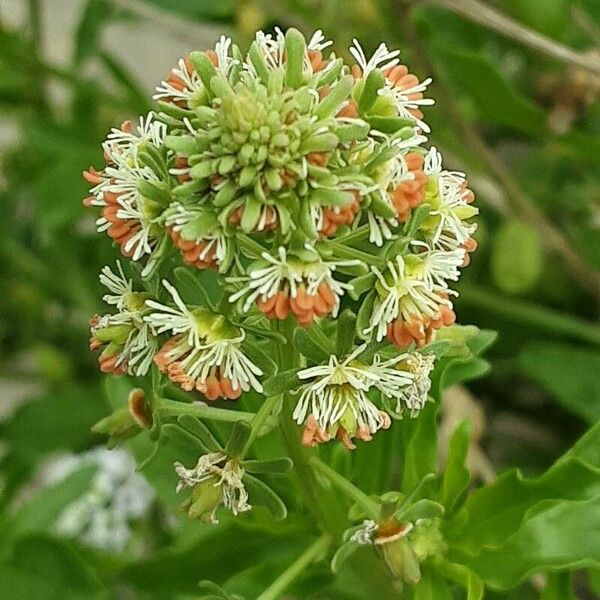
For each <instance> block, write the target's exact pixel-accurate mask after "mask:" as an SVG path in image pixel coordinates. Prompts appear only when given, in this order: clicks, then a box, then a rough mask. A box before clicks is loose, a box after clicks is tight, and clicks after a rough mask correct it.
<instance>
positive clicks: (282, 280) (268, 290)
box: [229, 246, 359, 316]
mask: <svg viewBox="0 0 600 600" xmlns="http://www.w3.org/2000/svg"><path fill="white" fill-rule="evenodd" d="M262 258H263V259H264V260H265V262H266V263H267V266H265V267H259V268H256V269H254V270H252V271H251V272H250V274H249V275H248V276H246V277H231V278H230V279H229V281H230V282H232V283H244V284H245V285H244V287H243V288H242V289H240V290H239V291H237V292H236V293H234V294H232V295H231V296H230V297H229V301H230V302H235V301H237V300H239V299H240V298H242V297H244V296H245V297H246V300H245V302H244V305H243V310H244V311H248V310H249V309H250V307H251V306H252V304H253V303H254V302H255V301H256V300H261V301H265V300H267V299H269V298H272V297H273V296H275V294H277V293H278V292H279V291H282V290H285V291H287V292H289V294H290V296H291V297H292V298H295V297H296V296H297V295H298V289H299V286H300V284H304V285H305V287H306V293H307V294H308V295H309V296H315V295H316V294H317V291H318V289H319V286H320V285H321V284H323V283H324V284H326V285H327V286H328V287H329V289H330V290H331V292H332V294H333V295H334V301H335V304H334V307H333V310H332V315H333V316H336V314H337V311H338V309H339V303H340V297H341V296H342V295H343V294H344V292H345V291H346V290H349V289H350V288H351V286H350V285H349V284H347V283H342V282H339V281H337V280H335V279H334V278H333V273H334V272H335V270H336V269H337V268H338V267H343V266H353V265H357V264H359V261H356V260H345V261H324V260H322V259H321V258H318V257H316V258H315V260H314V261H311V262H303V261H300V260H298V259H291V260H290V259H289V257H288V256H287V252H286V249H285V248H284V247H283V246H280V247H279V249H278V257H275V256H271V255H270V254H268V253H267V252H264V253H263V254H262Z"/></svg>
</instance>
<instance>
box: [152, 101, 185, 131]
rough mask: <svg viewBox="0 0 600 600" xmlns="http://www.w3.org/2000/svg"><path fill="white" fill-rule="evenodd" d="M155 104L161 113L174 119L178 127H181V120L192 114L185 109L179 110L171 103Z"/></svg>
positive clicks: (159, 102)
mask: <svg viewBox="0 0 600 600" xmlns="http://www.w3.org/2000/svg"><path fill="white" fill-rule="evenodd" d="M157 104H158V106H159V107H160V110H161V112H164V113H165V114H166V115H167V116H169V117H173V118H174V119H176V122H177V125H178V126H181V121H183V119H185V118H189V117H190V115H193V114H194V113H193V112H192V111H191V110H189V109H187V108H181V107H180V106H177V105H176V104H172V103H171V102H165V101H164V100H158V102H157Z"/></svg>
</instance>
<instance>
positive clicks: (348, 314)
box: [336, 308, 356, 356]
mask: <svg viewBox="0 0 600 600" xmlns="http://www.w3.org/2000/svg"><path fill="white" fill-rule="evenodd" d="M355 335H356V315H355V314H354V313H353V312H352V311H351V310H350V309H349V308H347V309H346V310H344V311H343V312H342V314H341V315H340V316H339V319H338V327H337V336H336V353H337V355H338V356H345V355H346V354H349V353H350V350H351V349H352V348H353V346H354V337H355Z"/></svg>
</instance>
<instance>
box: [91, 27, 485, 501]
mask: <svg viewBox="0 0 600 600" xmlns="http://www.w3.org/2000/svg"><path fill="white" fill-rule="evenodd" d="M330 45H331V42H328V41H326V40H325V39H324V37H323V35H322V34H321V32H317V33H315V35H313V36H312V38H311V39H310V40H309V41H308V42H307V41H306V40H305V38H304V37H303V36H302V35H301V34H300V32H298V31H296V30H294V29H290V30H288V31H287V32H285V33H284V32H282V31H280V30H276V31H275V33H273V34H265V33H263V32H258V33H257V34H256V38H255V40H254V41H253V42H252V44H251V45H250V48H249V50H248V52H247V53H245V54H244V53H242V51H241V50H240V49H239V48H238V47H237V46H235V45H234V44H232V42H231V40H230V39H228V38H225V37H222V38H221V39H220V40H219V41H218V43H217V44H216V46H215V48H214V50H206V51H202V52H192V53H191V54H190V55H189V56H187V57H185V58H183V59H181V60H180V61H179V63H178V65H177V66H176V67H175V68H174V69H173V70H172V72H171V73H170V74H169V76H168V77H167V78H166V79H165V81H163V82H162V83H161V84H160V86H159V87H158V88H157V92H156V95H155V100H156V101H157V108H156V109H155V110H154V111H153V112H151V113H149V114H148V115H147V116H146V117H143V118H141V119H140V120H139V124H137V125H134V124H132V123H131V122H126V123H124V124H123V125H122V126H121V127H120V128H119V129H114V130H113V131H112V132H111V133H110V134H109V135H108V138H107V140H106V142H105V143H104V146H103V148H104V157H105V161H106V164H105V166H104V168H103V169H102V170H101V171H97V170H95V169H93V168H90V169H89V171H87V172H86V173H85V174H84V176H85V178H86V179H87V180H88V181H89V182H90V183H91V184H92V188H91V191H90V196H89V198H87V199H86V201H85V204H86V205H88V206H90V207H91V208H94V209H96V210H99V212H100V215H99V217H98V220H97V225H98V230H99V231H102V232H106V233H107V234H108V236H109V237H110V238H111V239H112V240H113V241H114V242H115V244H116V245H117V247H118V248H119V250H120V252H121V253H122V254H123V255H124V256H126V257H128V258H129V259H131V261H132V262H133V263H137V262H141V263H142V265H141V267H140V268H139V269H138V268H136V267H135V266H134V265H132V270H131V272H132V277H131V278H127V277H126V276H125V274H124V271H123V269H122V268H121V266H120V265H119V267H118V273H117V274H115V273H113V272H112V271H110V269H108V268H106V269H105V270H104V271H103V273H102V276H101V280H102V282H103V283H104V285H106V286H107V288H108V289H109V291H110V292H111V293H110V294H108V295H107V296H105V298H104V299H105V300H106V302H107V303H108V304H109V305H111V306H113V307H114V309H115V311H116V312H115V314H108V315H104V316H96V317H94V318H93V319H92V341H91V346H92V348H94V349H96V348H98V349H99V348H102V352H101V354H100V366H101V369H102V370H103V371H105V372H112V373H127V374H130V375H136V376H144V375H145V374H146V373H147V372H148V370H149V369H150V366H151V365H152V363H154V364H155V365H156V367H157V369H158V371H159V372H160V373H161V374H163V375H164V376H166V377H167V378H168V379H169V380H171V381H172V382H173V383H175V384H178V385H179V386H181V388H182V389H183V390H185V391H187V392H192V391H195V392H197V393H200V394H201V395H202V397H203V399H206V400H210V401H214V400H217V399H219V398H226V399H231V400H234V399H236V398H238V397H240V395H242V394H243V393H245V392H249V391H251V390H252V391H254V392H255V393H259V394H260V393H262V392H263V386H264V383H265V379H266V378H267V377H268V376H271V375H273V373H266V372H265V364H267V363H273V360H271V359H272V358H273V357H272V356H270V357H268V359H269V360H267V361H266V363H265V362H264V361H261V360H258V359H257V356H258V358H260V355H261V353H262V355H264V353H265V349H267V348H268V346H267V343H268V340H272V339H275V338H274V337H273V336H275V337H276V336H279V337H281V335H280V333H278V332H279V331H280V326H281V325H282V323H281V322H284V321H285V322H286V323H288V324H290V325H291V326H292V330H294V329H296V327H297V326H300V327H301V328H304V329H305V330H306V332H307V334H308V335H309V336H311V335H317V333H314V332H316V331H318V332H320V333H319V334H318V335H321V336H322V335H323V331H324V328H326V327H327V326H329V325H331V326H332V328H334V327H335V322H336V320H337V319H338V315H339V314H340V313H341V312H342V309H343V308H349V309H350V310H353V309H354V311H355V312H356V313H358V318H357V319H356V328H355V329H356V331H355V335H353V337H352V342H351V344H350V346H349V347H348V348H346V349H345V350H344V351H343V352H341V353H337V354H336V353H331V356H330V357H329V359H328V360H325V361H317V360H314V359H313V358H312V357H310V356H306V357H305V358H306V361H307V362H302V364H300V365H299V367H300V370H299V372H298V377H297V379H296V387H295V388H294V389H292V390H291V391H292V392H294V393H295V395H296V397H297V405H296V408H295V410H294V413H293V418H294V419H295V420H296V421H297V423H298V424H302V425H304V433H303V440H304V442H305V443H306V444H307V445H313V444H316V443H321V442H326V441H328V440H330V439H333V438H338V439H340V440H342V441H343V443H344V444H345V445H346V446H348V447H353V445H354V444H353V441H352V440H353V439H360V440H365V441H366V440H369V439H371V437H372V435H373V434H374V433H375V432H376V431H378V430H380V429H386V428H388V427H389V426H390V416H398V415H399V414H400V413H402V411H403V409H408V410H409V411H410V414H411V415H414V414H416V413H417V412H418V411H419V410H420V409H421V408H422V407H423V405H424V403H425V401H426V400H427V394H428V392H429V388H430V385H431V384H430V379H429V374H430V371H431V369H432V368H433V355H431V354H430V353H428V352H427V351H426V349H423V347H424V346H426V345H427V344H429V343H430V342H431V341H432V340H434V338H435V336H436V332H437V331H438V330H439V329H440V328H442V327H446V326H448V325H451V324H452V323H454V320H455V314H454V311H453V304H452V300H453V297H454V296H455V295H456V292H455V291H454V290H453V289H452V288H451V287H450V285H451V283H452V282H455V281H456V280H457V279H458V277H459V275H460V269H461V268H462V267H464V266H466V265H467V264H468V262H469V253H470V252H472V251H473V250H474V249H475V247H476V244H475V241H474V240H473V233H474V231H475V227H476V226H475V225H474V224H473V223H472V222H471V219H472V217H474V216H475V215H476V213H477V209H476V208H474V207H473V205H472V202H473V199H474V197H473V193H472V192H471V191H470V190H469V188H468V185H467V181H466V179H465V176H464V175H463V174H462V173H459V172H455V171H448V170H446V169H444V168H443V166H442V159H441V155H440V153H439V152H438V151H437V150H436V149H435V148H431V149H426V148H425V147H424V144H425V142H426V141H427V138H426V137H425V135H424V134H425V133H428V132H429V128H428V127H427V125H426V124H425V122H424V114H423V112H422V109H423V108H424V107H426V106H427V105H430V104H432V101H431V100H430V99H427V98H425V96H424V94H425V92H426V88H427V85H428V83H429V80H425V81H420V80H419V79H418V78H417V77H416V76H415V75H414V74H412V73H410V72H409V70H408V69H407V67H406V66H404V65H403V64H401V63H400V58H399V51H390V50H388V48H387V47H386V45H385V44H381V45H380V46H379V48H377V50H376V51H375V52H374V54H373V55H372V56H370V57H368V56H367V55H366V53H365V52H364V51H363V50H362V48H361V47H360V46H359V44H358V42H354V45H353V46H352V48H350V53H351V55H352V57H353V59H354V60H355V62H354V64H350V65H346V64H345V63H344V61H343V60H342V58H340V57H338V56H336V54H335V53H334V52H332V51H330V49H329V46H330ZM182 269H183V270H185V269H187V272H188V274H189V275H190V278H191V279H193V280H196V281H198V280H199V278H202V277H205V276H206V277H208V275H209V274H210V277H212V279H210V281H217V282H218V288H219V289H218V290H217V291H218V293H219V294H220V299H218V298H214V299H213V300H212V301H208V300H207V299H206V298H205V296H206V294H202V293H199V294H198V295H197V297H196V298H192V300H193V302H190V301H189V299H190V296H189V294H188V295H185V294H183V293H181V292H182V289H181V288H180V287H175V286H174V285H173V283H176V282H175V278H174V277H173V273H174V272H175V271H176V270H182ZM161 279H162V280H163V285H160V281H161ZM208 280H209V279H208V278H206V279H202V281H204V282H206V281H208ZM133 281H136V282H138V283H136V285H139V288H140V289H141V290H143V291H134V287H133ZM177 285H178V284H177ZM205 285H206V284H205V283H201V284H200V287H201V288H203V287H204V286H205ZM183 298H186V300H185V301H184V299H183ZM269 321H272V323H269ZM274 329H275V330H277V332H276V333H274V332H273V330H274ZM331 330H333V329H331ZM287 331H289V327H288V329H287ZM288 341H290V340H288ZM373 347H376V348H375V350H373ZM261 348H262V349H261ZM267 354H270V353H269V352H267ZM303 360H304V359H303ZM280 367H281V365H275V370H277V368H280ZM390 406H391V407H392V408H391V409H390V408H389V407H390ZM215 460H216V459H215ZM218 464H219V463H218V461H217V462H216V463H214V464H213V463H211V465H212V467H211V468H212V469H213V470H212V471H211V470H210V469H209V467H208V466H206V465H204V463H203V465H202V469H200V465H199V467H198V468H197V470H198V469H200V471H202V472H203V473H204V471H203V469H205V467H206V469H208V471H210V473H211V477H212V476H215V477H216V476H217V475H215V474H214V472H213V471H214V469H216V468H217V466H215V465H218ZM218 468H219V469H221V470H222V471H223V473H222V474H221V475H218V476H219V477H221V478H223V477H225V475H224V474H225V473H229V471H228V470H227V469H226V468H225V467H221V466H219V467H218ZM206 469H205V470H206ZM208 471H207V472H208ZM182 473H183V471H182ZM187 476H188V475H186V477H187ZM189 477H192V475H189ZM202 477H203V475H202ZM227 498H229V496H227V494H225V502H224V503H225V504H226V505H227V506H229V507H230V508H232V509H233V508H234V507H235V506H237V507H238V508H235V510H236V511H241V510H242V508H240V507H243V506H245V500H244V498H241V497H237V496H235V494H234V495H233V496H232V498H234V499H227Z"/></svg>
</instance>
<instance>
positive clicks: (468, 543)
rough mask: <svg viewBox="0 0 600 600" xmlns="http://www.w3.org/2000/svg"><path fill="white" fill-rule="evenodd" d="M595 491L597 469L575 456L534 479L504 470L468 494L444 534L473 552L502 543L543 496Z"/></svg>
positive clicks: (576, 496) (578, 496)
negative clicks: (492, 480) (494, 478)
mask: <svg viewBox="0 0 600 600" xmlns="http://www.w3.org/2000/svg"><path fill="white" fill-rule="evenodd" d="M598 495H600V469H598V468H596V467H593V466H591V465H587V464H585V463H583V462H582V461H581V460H579V459H578V458H575V457H571V456H567V457H565V458H563V459H561V460H559V461H557V462H556V463H555V464H554V465H553V466H552V467H551V468H550V469H549V470H548V471H547V472H546V473H544V475H542V476H541V477H538V478H536V479H525V478H524V477H523V476H522V475H521V473H520V472H519V471H518V470H511V471H507V472H505V473H503V474H502V475H500V476H499V477H498V479H496V481H494V482H493V483H491V484H489V485H486V486H484V487H482V488H480V489H478V490H476V491H475V492H474V493H473V494H471V495H470V496H469V498H468V499H467V501H466V502H465V504H464V505H463V507H462V508H461V509H460V511H459V512H457V513H456V515H455V517H454V518H452V519H451V520H450V521H449V522H448V524H447V526H446V531H445V533H446V538H447V540H448V541H449V542H450V543H452V544H454V545H455V546H456V547H457V548H460V549H461V550H463V551H465V552H468V553H469V554H476V553H477V552H479V551H481V549H482V548H485V547H498V546H500V545H502V544H503V543H504V542H505V541H506V540H507V538H508V537H509V536H510V535H511V534H513V533H514V532H515V531H517V529H518V528H519V526H520V525H521V523H522V522H523V520H524V519H525V517H526V516H527V514H528V512H529V511H530V510H533V509H534V508H535V507H536V505H538V504H539V503H540V502H543V501H544V500H545V499H546V498H554V499H557V500H559V499H561V500H587V499H589V498H594V497H596V496H598ZM565 531H568V529H565Z"/></svg>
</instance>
